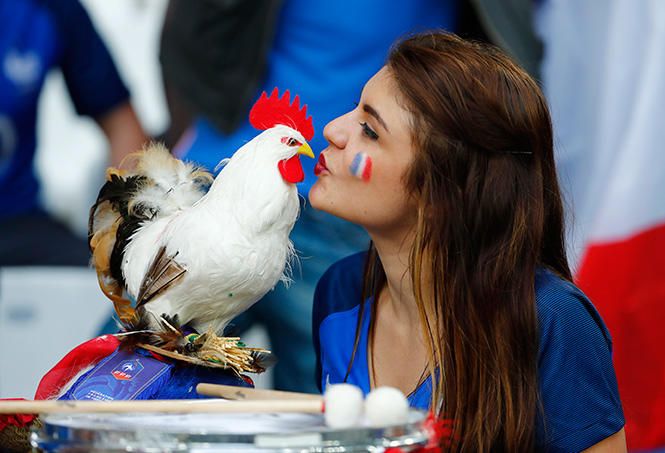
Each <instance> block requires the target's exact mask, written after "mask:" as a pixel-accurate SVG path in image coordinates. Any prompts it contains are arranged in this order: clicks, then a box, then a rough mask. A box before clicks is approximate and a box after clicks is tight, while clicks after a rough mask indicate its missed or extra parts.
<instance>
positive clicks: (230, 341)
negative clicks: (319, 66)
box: [88, 88, 314, 372]
mask: <svg viewBox="0 0 665 453" xmlns="http://www.w3.org/2000/svg"><path fill="white" fill-rule="evenodd" d="M250 123H251V124H252V125H253V126H254V127H255V128H257V129H259V130H263V132H261V133H260V134H259V135H258V136H257V137H255V138H254V139H253V140H251V141H249V142H248V143H246V144H245V145H244V146H242V147H241V148H240V149H238V150H237V151H236V152H235V154H234V155H233V156H232V157H231V158H230V159H228V160H227V162H226V165H225V166H224V168H223V169H222V170H221V172H220V173H219V175H218V176H217V177H215V178H213V176H212V175H211V174H210V173H208V172H206V171H205V170H203V169H201V168H198V167H196V166H194V165H192V164H189V163H185V162H182V161H180V160H178V159H176V158H174V157H173V156H171V154H170V153H169V152H168V151H167V150H166V149H165V148H164V147H163V146H160V145H154V144H153V145H150V146H148V147H147V148H146V149H144V150H142V151H139V152H137V153H134V154H133V155H132V157H131V159H132V160H133V163H134V165H133V168H131V169H119V168H110V169H109V170H108V171H107V181H106V183H105V184H104V186H103V187H102V188H101V190H100V192H99V196H98V198H97V201H96V202H95V204H94V205H93V206H92V208H91V211H90V218H89V236H88V238H89V245H90V249H91V251H92V255H93V259H92V261H93V264H94V266H95V268H96V270H97V275H98V280H99V284H100V287H101V289H102V291H103V292H104V294H105V295H106V296H107V297H108V298H109V299H111V300H112V301H113V303H114V307H115V310H116V313H117V315H118V318H119V321H120V324H121V327H122V330H123V332H122V333H121V334H120V335H121V336H122V338H123V342H124V343H125V345H126V346H133V345H136V344H139V345H140V346H141V347H143V348H146V349H149V350H154V351H158V352H159V353H162V354H163V355H169V356H171V355H172V356H174V357H176V358H178V359H180V360H185V361H190V362H193V363H197V364H202V365H206V366H219V367H225V368H232V369H234V370H236V371H238V372H240V371H263V369H264V367H265V364H266V360H268V359H267V357H269V356H270V355H269V353H267V351H263V350H257V349H251V348H244V347H243V346H244V345H242V344H241V343H240V342H239V341H238V339H237V338H222V337H219V336H218V335H221V334H222V332H223V329H224V327H225V326H226V325H227V324H228V323H229V321H231V319H233V318H234V317H235V316H237V315H238V314H240V313H242V312H243V311H245V310H247V309H248V308H249V307H250V306H251V305H252V304H254V303H255V302H257V301H258V300H259V299H260V298H261V297H262V296H263V295H264V294H265V293H266V292H268V291H270V290H271V289H272V288H273V287H274V286H275V285H276V284H277V283H278V282H279V281H280V280H282V281H285V282H286V281H288V278H289V277H288V273H289V272H288V271H289V269H290V264H289V263H290V259H292V258H293V257H294V249H293V245H292V243H291V241H290V240H289V234H290V232H291V229H292V228H293V225H294V223H295V221H296V218H297V216H298V211H299V200H298V192H297V189H296V187H295V184H296V183H298V182H301V181H302V180H303V179H304V173H303V169H302V166H301V164H300V160H299V157H300V155H301V154H303V155H306V156H309V157H312V158H313V157H314V154H313V152H312V150H311V148H310V146H309V145H308V144H307V140H310V139H311V138H312V137H313V135H314V130H313V127H312V119H311V116H310V117H307V110H306V106H303V107H302V108H301V107H300V105H299V99H298V96H296V97H295V99H294V100H293V102H291V101H290V97H289V92H288V91H285V92H284V94H283V96H282V97H281V98H280V97H279V93H278V91H277V89H276V88H275V90H274V91H273V92H272V94H271V95H270V96H267V95H266V93H265V92H264V93H263V94H262V96H261V97H260V98H259V100H258V101H257V102H256V103H255V104H254V106H253V107H252V109H251V111H250ZM132 301H134V303H132ZM268 361H269V360H268Z"/></svg>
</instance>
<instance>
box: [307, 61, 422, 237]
mask: <svg viewBox="0 0 665 453" xmlns="http://www.w3.org/2000/svg"><path fill="white" fill-rule="evenodd" d="M398 96H399V92H398V90H397V87H396V85H395V82H394V80H393V78H392V76H391V75H390V73H389V72H388V71H387V69H386V68H383V69H381V70H380V71H379V72H378V73H376V74H375V75H374V77H372V78H371V79H370V80H369V81H368V82H367V84H366V85H365V88H364V89H363V92H362V95H361V97H360V102H359V103H358V106H357V107H356V108H355V109H354V110H352V111H350V112H348V113H347V114H345V115H343V116H340V117H339V118H337V119H335V120H333V121H331V122H330V123H328V125H327V126H326V127H325V129H324V130H323V135H324V136H325V138H326V140H327V141H328V147H327V148H326V149H324V150H323V151H322V152H321V156H320V158H319V164H318V165H317V169H316V173H317V174H318V181H317V182H316V184H314V186H313V187H312V189H311V190H310V192H309V200H310V202H311V204H312V206H313V207H314V208H316V209H321V210H323V211H326V212H329V213H331V214H333V215H335V216H338V217H341V218H343V219H346V220H348V221H350V222H353V223H356V224H358V225H361V226H363V227H365V228H366V229H367V230H368V231H369V232H370V233H372V231H376V232H379V231H384V232H390V231H396V230H401V229H405V228H410V227H411V226H412V225H413V224H414V222H415V215H416V204H415V202H414V200H413V199H412V197H410V195H409V194H408V193H407V191H406V188H405V186H404V181H403V177H404V175H405V173H406V171H407V170H408V168H409V166H410V165H411V162H412V161H413V158H414V150H413V145H412V141H411V132H410V129H409V125H410V116H411V114H410V113H409V112H407V111H406V110H404V108H402V107H401V106H400V105H399V104H398V102H397V98H398Z"/></svg>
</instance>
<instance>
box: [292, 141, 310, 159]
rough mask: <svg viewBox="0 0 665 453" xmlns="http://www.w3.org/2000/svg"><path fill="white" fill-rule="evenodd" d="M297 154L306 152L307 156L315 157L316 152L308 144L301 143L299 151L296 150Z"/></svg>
mask: <svg viewBox="0 0 665 453" xmlns="http://www.w3.org/2000/svg"><path fill="white" fill-rule="evenodd" d="M296 154H304V155H305V156H307V157H311V158H312V159H314V152H313V151H312V148H311V147H310V146H309V145H308V144H307V143H305V144H303V145H300V148H298V151H296Z"/></svg>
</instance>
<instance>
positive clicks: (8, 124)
mask: <svg viewBox="0 0 665 453" xmlns="http://www.w3.org/2000/svg"><path fill="white" fill-rule="evenodd" d="M0 24H1V25H0V219H2V218H3V217H9V216H13V215H16V214H20V213H22V212H28V211H30V210H33V209H35V208H36V207H37V205H38V192H39V185H38V183H37V178H36V177H35V174H34V171H33V161H34V155H35V148H36V137H35V126H36V121H37V103H38V100H39V94H40V92H41V90H42V86H43V84H44V78H45V77H46V74H47V73H48V71H49V70H50V69H52V68H55V67H58V68H60V69H61V70H62V73H63V75H64V79H65V83H66V84H67V89H68V91H69V94H70V95H71V99H72V101H73V104H74V107H75V108H76V111H77V112H78V113H79V114H82V115H88V116H91V117H98V116H100V115H103V114H104V113H106V112H108V111H110V110H111V109H112V108H113V107H115V106H117V105H119V104H120V103H121V102H124V101H126V100H127V99H128V97H129V93H128V92H127V89H126V88H125V86H124V85H123V83H122V81H121V80H120V77H119V75H118V72H117V70H116V68H115V66H114V65H113V62H112V61H111V57H110V55H109V53H108V51H107V49H106V48H105V47H104V44H103V43H102V41H101V39H100V38H99V36H98V35H97V33H96V32H95V30H94V28H93V26H92V23H91V22H90V18H89V17H88V15H87V14H86V12H85V10H84V9H83V8H82V6H81V5H80V4H79V3H78V0H20V1H17V0H0Z"/></svg>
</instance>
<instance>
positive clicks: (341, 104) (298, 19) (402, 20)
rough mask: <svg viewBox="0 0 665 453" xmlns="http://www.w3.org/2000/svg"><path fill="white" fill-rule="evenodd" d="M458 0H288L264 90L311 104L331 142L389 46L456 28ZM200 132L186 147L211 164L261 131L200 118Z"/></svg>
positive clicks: (306, 164)
mask: <svg viewBox="0 0 665 453" xmlns="http://www.w3.org/2000/svg"><path fill="white" fill-rule="evenodd" d="M456 3H457V0H410V1H399V2H386V1H384V0H363V1H354V0H337V1H330V2H313V1H311V0H287V1H285V2H284V6H283V8H282V11H281V12H280V14H279V16H278V20H277V30H276V35H275V39H274V41H273V43H272V47H271V51H270V52H269V55H268V66H267V74H266V78H265V80H264V82H263V84H262V87H261V89H260V90H259V92H257V93H256V98H258V96H259V95H260V94H261V91H267V92H268V93H270V92H271V91H272V89H273V88H274V87H279V89H280V93H281V92H282V91H283V90H285V89H289V90H290V91H291V93H292V96H293V95H295V94H298V95H299V96H300V99H301V102H302V103H305V104H307V112H308V114H311V115H312V119H313V122H314V130H315V134H316V135H315V137H314V138H313V139H312V140H310V145H311V147H312V149H313V150H314V151H315V153H317V154H318V152H319V151H321V150H323V149H324V148H325V147H326V141H325V140H324V138H323V127H324V126H325V125H326V124H327V123H328V122H330V121H331V120H333V119H335V118H336V117H338V116H340V115H342V114H344V113H346V112H348V111H349V110H352V109H353V108H354V104H353V103H354V102H355V101H357V100H358V99H360V93H361V91H362V87H363V85H364V84H365V82H367V80H369V79H370V77H371V76H372V75H374V73H376V72H377V71H378V70H379V69H381V67H382V66H383V64H384V62H385V59H386V56H387V53H388V49H389V48H390V46H391V45H392V44H393V42H394V41H395V40H396V39H398V38H399V37H401V36H405V35H407V34H408V33H411V32H418V31H423V30H426V29H433V28H439V29H441V28H442V29H447V30H451V31H454V25H455V17H456V8H455V5H456ZM194 132H195V135H194V139H193V142H192V143H191V144H189V145H187V146H188V148H187V149H184V150H179V152H178V154H181V155H182V154H184V157H185V158H186V159H187V160H192V161H195V162H197V163H199V164H201V165H204V166H206V167H207V168H210V169H212V168H214V167H215V166H216V165H217V163H218V162H219V161H220V160H221V159H223V158H226V157H229V156H231V155H232V154H233V153H234V152H235V151H236V150H237V149H238V148H240V147H241V146H242V145H243V144H244V143H246V142H247V141H249V140H251V139H252V138H254V137H255V136H256V135H257V134H258V133H259V131H257V130H256V129H254V128H253V127H252V126H251V125H250V124H249V122H247V121H245V122H244V123H243V125H241V126H240V127H239V128H238V130H237V131H235V132H234V133H232V134H230V135H224V134H222V133H221V132H218V131H217V130H216V129H215V128H214V127H213V126H212V124H211V123H210V122H208V121H206V120H205V119H199V120H198V121H196V123H195V126H194ZM315 163H316V162H315V161H314V159H307V158H303V159H302V165H303V169H304V171H305V181H304V182H303V183H301V184H299V185H298V188H299V190H300V192H301V193H302V194H304V195H306V194H307V193H308V192H309V188H310V187H311V186H312V185H313V184H314V182H316V178H315V176H314V165H315Z"/></svg>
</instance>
